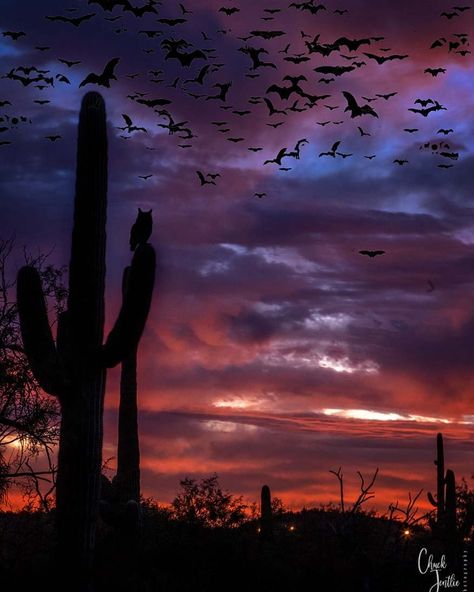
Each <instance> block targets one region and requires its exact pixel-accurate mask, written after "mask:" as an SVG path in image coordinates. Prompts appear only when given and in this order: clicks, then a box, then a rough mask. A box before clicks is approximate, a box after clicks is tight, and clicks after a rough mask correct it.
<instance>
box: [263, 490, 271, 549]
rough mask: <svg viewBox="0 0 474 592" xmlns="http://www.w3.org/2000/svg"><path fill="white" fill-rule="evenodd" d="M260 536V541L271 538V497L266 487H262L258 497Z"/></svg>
mask: <svg viewBox="0 0 474 592" xmlns="http://www.w3.org/2000/svg"><path fill="white" fill-rule="evenodd" d="M260 534H261V537H262V539H270V538H271V537H272V536H273V514H272V495H271V492H270V487H268V485H264V486H263V487H262V493H261V496H260Z"/></svg>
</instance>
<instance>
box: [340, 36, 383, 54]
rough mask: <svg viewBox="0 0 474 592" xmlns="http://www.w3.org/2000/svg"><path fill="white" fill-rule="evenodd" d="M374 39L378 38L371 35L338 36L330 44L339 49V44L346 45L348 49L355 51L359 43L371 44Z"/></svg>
mask: <svg viewBox="0 0 474 592" xmlns="http://www.w3.org/2000/svg"><path fill="white" fill-rule="evenodd" d="M375 39H379V38H375V37H372V38H371V39H367V38H364V39H348V38H347V37H339V39H336V41H334V43H332V44H331V45H332V46H334V47H335V48H336V49H339V48H340V47H341V45H343V46H344V47H347V49H348V50H349V51H357V50H358V49H359V47H360V46H361V45H371V43H372V40H375ZM380 39H383V37H380Z"/></svg>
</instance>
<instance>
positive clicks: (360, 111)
mask: <svg viewBox="0 0 474 592" xmlns="http://www.w3.org/2000/svg"><path fill="white" fill-rule="evenodd" d="M342 94H343V95H344V98H345V99H346V101H347V107H346V108H345V109H344V113H345V112H346V111H350V112H351V118H352V119H353V118H354V117H360V116H362V115H372V117H377V118H378V115H377V113H376V112H375V111H374V110H373V109H372V107H371V106H370V105H363V106H360V105H358V104H357V101H356V100H355V98H354V96H353V95H351V93H349V92H347V91H342Z"/></svg>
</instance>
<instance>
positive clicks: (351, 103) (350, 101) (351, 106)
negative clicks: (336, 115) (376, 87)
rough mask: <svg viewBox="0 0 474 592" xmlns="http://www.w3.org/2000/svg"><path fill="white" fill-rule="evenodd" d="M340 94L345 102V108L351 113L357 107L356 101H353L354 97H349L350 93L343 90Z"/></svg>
mask: <svg viewBox="0 0 474 592" xmlns="http://www.w3.org/2000/svg"><path fill="white" fill-rule="evenodd" d="M342 94H343V95H344V98H345V99H346V101H347V106H348V107H349V109H350V110H351V111H353V110H354V109H358V108H359V105H358V104H357V101H356V100H355V98H354V96H353V95H351V93H350V92H347V91H345V90H343V91H342Z"/></svg>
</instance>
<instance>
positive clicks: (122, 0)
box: [88, 0, 128, 11]
mask: <svg viewBox="0 0 474 592" xmlns="http://www.w3.org/2000/svg"><path fill="white" fill-rule="evenodd" d="M88 4H98V5H99V6H100V7H101V8H102V9H103V10H107V11H111V10H113V9H114V8H115V7H116V6H127V4H128V0H89V2H88Z"/></svg>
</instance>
